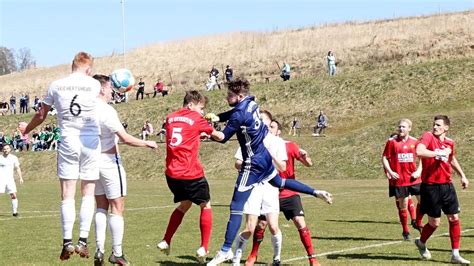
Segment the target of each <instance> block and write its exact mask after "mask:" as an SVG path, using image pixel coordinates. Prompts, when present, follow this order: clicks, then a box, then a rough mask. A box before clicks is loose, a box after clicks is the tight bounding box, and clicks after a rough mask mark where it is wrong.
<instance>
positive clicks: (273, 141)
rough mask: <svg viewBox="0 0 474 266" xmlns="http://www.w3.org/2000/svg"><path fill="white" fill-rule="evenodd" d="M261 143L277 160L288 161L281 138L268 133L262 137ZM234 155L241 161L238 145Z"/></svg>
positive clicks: (240, 151)
mask: <svg viewBox="0 0 474 266" xmlns="http://www.w3.org/2000/svg"><path fill="white" fill-rule="evenodd" d="M263 143H264V145H265V147H267V149H268V151H269V152H270V153H272V154H274V155H275V156H276V158H277V159H278V160H280V161H288V154H287V153H286V145H285V141H284V140H283V139H282V138H280V137H277V136H275V135H273V134H271V133H268V134H267V135H266V136H265V138H264V139H263ZM234 157H235V159H237V160H241V161H243V157H242V150H241V148H240V147H239V148H238V149H237V152H236V153H235V155H234ZM273 165H275V162H273Z"/></svg>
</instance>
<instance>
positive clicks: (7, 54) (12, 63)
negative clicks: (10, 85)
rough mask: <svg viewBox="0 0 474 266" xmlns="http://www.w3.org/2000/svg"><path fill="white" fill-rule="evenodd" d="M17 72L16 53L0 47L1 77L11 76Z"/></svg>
mask: <svg viewBox="0 0 474 266" xmlns="http://www.w3.org/2000/svg"><path fill="white" fill-rule="evenodd" d="M16 70H17V66H16V60H15V51H14V50H13V49H8V48H7V47H3V46H2V47H0V75H6V74H10V73H12V72H14V71H16Z"/></svg>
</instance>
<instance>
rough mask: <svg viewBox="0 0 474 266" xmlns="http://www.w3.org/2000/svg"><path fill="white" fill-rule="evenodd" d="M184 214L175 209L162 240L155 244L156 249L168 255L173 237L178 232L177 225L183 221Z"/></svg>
mask: <svg viewBox="0 0 474 266" xmlns="http://www.w3.org/2000/svg"><path fill="white" fill-rule="evenodd" d="M184 214H185V213H184V212H182V211H181V210H180V209H179V208H176V209H175V210H174V211H173V213H172V214H171V216H170V220H169V222H168V227H167V228H166V233H165V236H164V237H163V240H162V241H161V242H159V243H158V244H157V247H158V249H159V250H160V251H161V252H163V253H165V254H166V255H169V254H170V244H171V239H172V238H173V235H174V234H175V233H176V230H178V227H179V225H180V224H181V222H182V221H183V217H184Z"/></svg>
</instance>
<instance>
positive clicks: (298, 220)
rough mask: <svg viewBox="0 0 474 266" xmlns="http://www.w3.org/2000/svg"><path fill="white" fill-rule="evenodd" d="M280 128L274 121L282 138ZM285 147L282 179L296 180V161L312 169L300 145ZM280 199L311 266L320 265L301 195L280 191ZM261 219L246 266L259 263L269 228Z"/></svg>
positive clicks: (273, 126)
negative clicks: (258, 258)
mask: <svg viewBox="0 0 474 266" xmlns="http://www.w3.org/2000/svg"><path fill="white" fill-rule="evenodd" d="M280 127H281V126H280V123H279V122H278V121H276V120H273V121H272V123H271V124H270V132H271V133H272V134H276V135H277V136H280V135H281V130H280ZM285 146H286V153H287V157H288V160H287V161H286V169H285V170H284V171H281V170H279V171H278V173H279V174H280V176H281V177H282V178H288V179H295V178H296V177H295V159H296V160H298V161H300V162H301V163H302V164H303V165H304V166H307V167H311V166H312V165H313V162H312V160H311V158H310V157H309V155H308V153H307V152H306V151H305V150H303V149H300V147H299V146H298V144H296V143H295V142H293V141H285ZM279 197H280V200H279V204H280V211H281V212H283V214H284V215H285V218H286V219H287V220H292V221H293V223H294V224H295V226H296V229H298V233H299V235H300V239H301V243H303V246H304V248H305V249H306V253H307V255H308V260H309V265H319V263H318V261H317V260H316V258H315V256H314V249H313V243H312V242H311V231H310V230H309V229H308V227H307V226H306V222H305V219H304V210H303V204H302V203H301V198H300V196H299V194H298V193H296V192H293V191H291V190H288V189H283V190H282V191H280V195H279ZM261 218H263V217H259V222H258V225H257V227H256V228H255V233H254V235H253V246H252V251H251V252H250V255H249V256H248V258H247V261H246V262H245V265H246V266H247V265H248V266H250V265H254V263H255V261H257V256H258V249H259V247H260V244H261V243H262V241H263V236H264V233H265V228H266V227H267V221H265V219H261Z"/></svg>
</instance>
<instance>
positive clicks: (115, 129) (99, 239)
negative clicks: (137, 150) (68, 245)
mask: <svg viewBox="0 0 474 266" xmlns="http://www.w3.org/2000/svg"><path fill="white" fill-rule="evenodd" d="M94 78H95V79H96V80H98V81H99V82H100V84H101V90H100V95H99V98H100V101H99V103H98V108H97V110H98V111H99V112H98V113H99V116H100V127H101V134H100V144H101V150H102V153H101V155H100V179H99V181H97V182H96V188H95V199H96V202H97V211H96V214H95V230H96V244H97V249H96V252H95V255H94V265H104V252H105V247H104V245H105V243H104V242H105V235H106V230H107V213H108V210H109V207H110V214H109V223H108V224H109V229H110V233H111V236H112V254H111V255H110V257H109V262H110V263H112V264H118V265H128V264H129V262H128V260H127V259H126V258H125V256H124V254H123V251H122V239H123V233H124V219H123V211H124V209H125V196H126V195H127V179H126V173H125V170H124V168H123V166H122V161H121V159H120V155H119V149H118V145H117V144H118V140H119V138H120V140H122V141H123V142H124V143H125V144H127V145H130V146H134V147H149V148H152V149H156V148H157V147H158V146H157V144H156V142H155V141H145V140H141V139H138V138H135V137H133V136H131V135H129V134H128V133H127V132H126V131H125V129H124V127H123V125H122V123H121V122H120V120H119V117H118V115H117V111H115V109H114V108H113V107H112V106H111V105H109V104H107V103H108V102H109V101H110V100H111V98H112V87H111V86H110V78H109V77H108V76H104V75H94Z"/></svg>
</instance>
